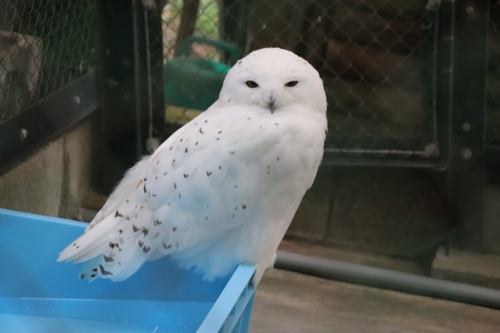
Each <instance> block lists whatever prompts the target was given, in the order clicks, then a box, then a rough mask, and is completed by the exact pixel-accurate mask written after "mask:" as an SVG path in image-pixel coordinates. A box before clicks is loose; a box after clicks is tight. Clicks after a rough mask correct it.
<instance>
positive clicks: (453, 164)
mask: <svg viewBox="0 0 500 333" xmlns="http://www.w3.org/2000/svg"><path fill="white" fill-rule="evenodd" d="M449 4H450V5H451V6H453V2H449ZM454 6H455V8H454V13H453V17H454V29H453V30H454V34H453V35H451V36H449V37H450V38H452V40H453V52H452V56H453V61H452V64H451V67H450V69H451V73H450V75H451V77H452V80H449V82H450V83H451V94H450V95H449V98H450V99H451V100H450V103H451V104H450V105H451V108H450V109H449V112H450V113H449V118H448V121H449V123H448V126H449V127H448V163H447V164H448V177H447V180H448V195H449V216H448V218H449V220H450V222H449V223H450V224H451V225H450V226H451V227H452V230H453V229H454V230H453V231H452V236H451V242H452V246H456V247H460V248H466V249H474V250H479V249H480V248H481V245H482V225H483V187H484V121H485V109H486V71H487V35H488V2H485V1H471V0H459V1H456V2H454Z"/></svg>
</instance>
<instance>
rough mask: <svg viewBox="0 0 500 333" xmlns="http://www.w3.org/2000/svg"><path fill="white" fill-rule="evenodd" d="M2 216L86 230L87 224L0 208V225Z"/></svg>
mask: <svg viewBox="0 0 500 333" xmlns="http://www.w3.org/2000/svg"><path fill="white" fill-rule="evenodd" d="M2 216H13V217H17V218H23V219H30V220H31V219H36V220H39V221H47V222H54V223H60V224H66V225H72V226H77V227H80V228H86V227H87V226H88V223H86V222H78V221H72V220H68V219H63V218H60V217H53V216H46V215H38V214H32V213H25V212H19V211H16V210H10V209H5V208H0V223H1V218H2Z"/></svg>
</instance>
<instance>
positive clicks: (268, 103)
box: [262, 89, 281, 113]
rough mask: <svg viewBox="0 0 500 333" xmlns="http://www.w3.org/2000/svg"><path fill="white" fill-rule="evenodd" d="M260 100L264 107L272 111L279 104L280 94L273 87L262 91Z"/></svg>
mask: <svg viewBox="0 0 500 333" xmlns="http://www.w3.org/2000/svg"><path fill="white" fill-rule="evenodd" d="M262 101H263V102H264V105H265V107H266V108H267V109H268V110H269V111H271V113H274V110H276V109H277V108H278V107H279V106H280V104H281V98H280V95H279V94H278V93H277V92H276V90H273V89H268V90H266V91H264V93H263V94H262Z"/></svg>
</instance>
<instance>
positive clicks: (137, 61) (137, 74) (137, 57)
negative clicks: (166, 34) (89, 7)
mask: <svg viewBox="0 0 500 333" xmlns="http://www.w3.org/2000/svg"><path fill="white" fill-rule="evenodd" d="M139 1H140V0H132V26H133V32H134V34H133V38H134V85H135V87H134V91H135V121H136V123H135V130H136V133H135V140H136V147H135V148H136V158H140V157H141V155H142V150H143V149H142V141H143V138H142V112H141V111H142V110H141V109H142V98H141V97H142V96H141V93H142V90H141V83H142V82H141V67H142V66H141V59H142V58H141V52H140V47H141V44H140V42H139V38H140V37H139V36H140V33H139V26H140V25H139V24H140V23H139V15H138V11H139V10H140V9H139V7H140V6H139V5H138V2H139Z"/></svg>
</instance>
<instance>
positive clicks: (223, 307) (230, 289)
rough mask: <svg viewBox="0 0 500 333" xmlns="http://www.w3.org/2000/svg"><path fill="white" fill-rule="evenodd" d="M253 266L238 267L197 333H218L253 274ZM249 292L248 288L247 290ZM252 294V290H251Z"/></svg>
mask: <svg viewBox="0 0 500 333" xmlns="http://www.w3.org/2000/svg"><path fill="white" fill-rule="evenodd" d="M255 270H256V268H255V266H249V265H239V266H238V268H237V269H236V271H235V272H234V274H233V276H232V277H231V279H230V280H229V282H228V283H227V285H226V287H225V288H224V290H223V291H222V293H221V294H220V296H219V298H218V299H217V301H216V302H215V304H214V306H213V307H212V309H211V310H210V312H209V313H208V315H207V316H206V317H205V320H204V321H203V323H201V325H200V328H199V329H198V330H197V331H196V332H197V333H213V332H219V331H220V329H221V327H222V326H223V325H224V323H225V321H226V320H227V318H228V317H229V315H230V313H231V311H232V310H233V308H234V306H235V305H236V302H237V301H238V300H239V299H240V297H241V294H242V293H243V292H244V291H245V289H246V288H247V287H248V284H249V283H250V280H251V279H252V277H253V275H254V273H255ZM249 291H250V288H249ZM252 292H254V289H253V288H252Z"/></svg>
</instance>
